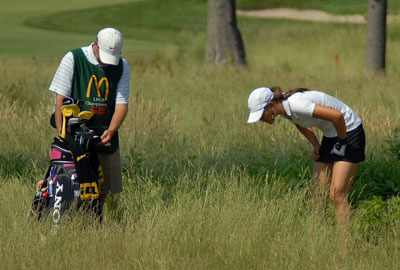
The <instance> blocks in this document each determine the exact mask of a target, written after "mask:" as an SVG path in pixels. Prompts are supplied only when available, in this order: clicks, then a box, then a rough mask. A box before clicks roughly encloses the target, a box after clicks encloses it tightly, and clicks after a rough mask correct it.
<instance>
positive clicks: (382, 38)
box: [365, 0, 387, 74]
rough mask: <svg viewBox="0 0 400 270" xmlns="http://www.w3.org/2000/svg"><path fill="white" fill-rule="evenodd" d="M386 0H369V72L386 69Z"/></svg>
mask: <svg viewBox="0 0 400 270" xmlns="http://www.w3.org/2000/svg"><path fill="white" fill-rule="evenodd" d="M386 8H387V2H386V0H368V27H367V48H366V57H365V70H366V72H367V73H368V74H374V73H382V72H384V71H385V58H386V57H385V54H386Z"/></svg>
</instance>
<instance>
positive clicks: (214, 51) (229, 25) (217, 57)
mask: <svg viewBox="0 0 400 270" xmlns="http://www.w3.org/2000/svg"><path fill="white" fill-rule="evenodd" d="M207 32H208V33H207V35H208V39H207V62H208V63H212V64H217V65H224V64H230V65H232V64H233V65H235V66H245V65H246V54H245V49H244V44H243V39H242V36H241V34H240V31H239V29H238V27H237V23H236V4H235V0H208V25H207Z"/></svg>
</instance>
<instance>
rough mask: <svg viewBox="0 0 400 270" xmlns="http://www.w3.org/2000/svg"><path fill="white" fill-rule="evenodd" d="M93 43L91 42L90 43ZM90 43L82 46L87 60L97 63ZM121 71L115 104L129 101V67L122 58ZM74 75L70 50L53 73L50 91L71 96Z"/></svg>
mask: <svg viewBox="0 0 400 270" xmlns="http://www.w3.org/2000/svg"><path fill="white" fill-rule="evenodd" d="M92 44H93V43H92ZM92 44H90V45H89V46H86V47H82V48H81V49H82V51H83V52H84V54H85V56H86V58H87V59H88V61H89V62H90V63H92V64H94V65H99V63H98V62H97V59H96V56H95V55H94V53H93V50H92ZM122 63H123V71H122V76H121V79H120V80H119V82H118V85H117V95H116V100H115V102H116V104H128V101H129V89H130V69H129V64H128V62H127V61H126V60H125V59H124V58H122ZM73 75H74V56H73V54H72V52H68V53H67V54H66V55H65V56H64V58H63V59H62V60H61V63H60V65H59V67H58V69H57V71H56V74H55V75H54V78H53V81H52V82H51V84H50V87H49V89H50V91H53V92H54V93H57V94H60V95H62V96H65V97H70V96H71V91H72V77H73Z"/></svg>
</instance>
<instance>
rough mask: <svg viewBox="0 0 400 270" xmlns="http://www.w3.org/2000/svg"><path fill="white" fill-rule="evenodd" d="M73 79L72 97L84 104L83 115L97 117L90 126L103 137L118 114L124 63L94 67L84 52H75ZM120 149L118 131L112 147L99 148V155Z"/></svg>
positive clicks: (80, 50) (109, 145)
mask: <svg viewBox="0 0 400 270" xmlns="http://www.w3.org/2000/svg"><path fill="white" fill-rule="evenodd" d="M72 54H73V56H74V75H73V78H72V93H71V97H72V98H73V99H75V100H77V99H79V100H82V101H83V104H82V106H81V111H92V112H94V116H93V117H92V118H91V119H90V120H89V121H88V122H87V126H88V127H89V128H90V129H93V130H94V131H95V132H96V134H97V135H99V136H101V135H102V134H103V132H104V131H105V130H107V129H108V127H109V125H110V123H111V119H112V117H113V115H114V111H115V99H116V95H117V85H118V82H119V80H120V79H121V76H122V70H123V64H122V59H121V58H120V59H119V63H118V65H116V66H113V65H107V66H100V65H94V64H92V63H90V62H89V61H88V59H87V58H86V56H85V54H84V52H83V51H82V49H81V48H79V49H75V50H72ZM118 146H119V139H118V131H117V132H116V133H115V134H114V136H113V137H112V139H111V142H110V144H107V145H105V146H102V147H97V151H99V152H114V151H115V150H116V149H117V148H118Z"/></svg>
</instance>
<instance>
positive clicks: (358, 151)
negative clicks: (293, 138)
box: [318, 124, 365, 163]
mask: <svg viewBox="0 0 400 270" xmlns="http://www.w3.org/2000/svg"><path fill="white" fill-rule="evenodd" d="M336 140H337V137H333V138H328V137H325V136H324V137H322V142H321V148H320V150H319V154H320V157H319V159H318V161H319V162H325V163H333V162H336V161H347V162H352V163H359V162H362V161H364V160H365V133H364V128H363V126H362V124H361V125H359V126H358V127H357V128H356V129H354V130H352V131H349V132H347V147H346V152H345V155H344V157H340V156H338V155H335V154H331V150H332V148H333V146H334V145H335V143H336Z"/></svg>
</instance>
